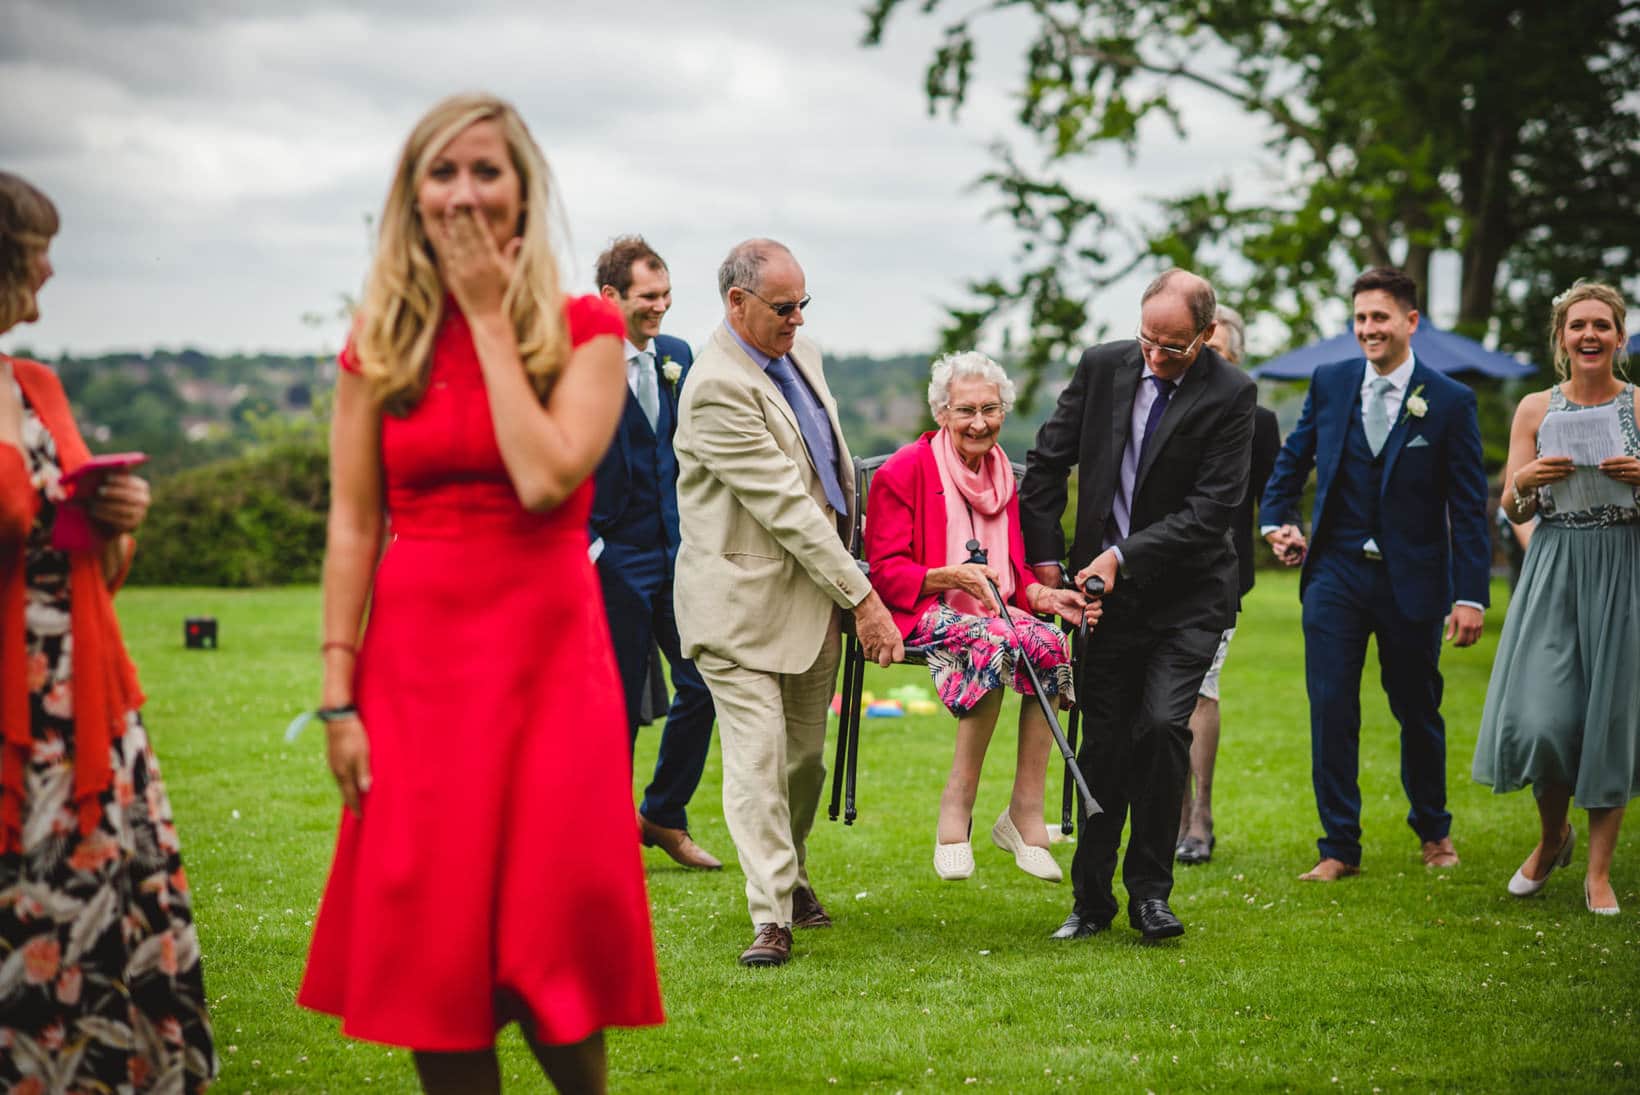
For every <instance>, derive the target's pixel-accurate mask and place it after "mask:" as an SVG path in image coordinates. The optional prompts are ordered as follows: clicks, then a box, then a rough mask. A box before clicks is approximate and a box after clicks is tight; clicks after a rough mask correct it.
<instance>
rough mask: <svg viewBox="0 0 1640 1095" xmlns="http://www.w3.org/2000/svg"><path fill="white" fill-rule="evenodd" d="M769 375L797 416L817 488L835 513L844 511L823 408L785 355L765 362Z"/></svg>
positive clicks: (834, 450)
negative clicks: (815, 477) (822, 492)
mask: <svg viewBox="0 0 1640 1095" xmlns="http://www.w3.org/2000/svg"><path fill="white" fill-rule="evenodd" d="M767 372H768V375H769V379H770V380H772V381H774V383H775V387H777V388H779V389H780V394H781V395H783V396H785V397H786V404H787V406H789V407H791V409H792V413H793V414H794V415H796V416H797V429H798V431H799V432H800V433H801V434H802V435H803V446H804V447H805V448H806V449H808V450H809V462H810V463H811V464H813V465H814V472H815V474H816V475H817V476H818V477H819V479H820V488H821V489H822V490H823V491H825V493H826V501H827V502H828V503H830V504H831V508H832V509H833V510H835V511H837V512H838V513H841V514H844V515H845V516H846V515H847V514H848V502H847V501H846V500H845V499H844V497H843V484H842V481H841V480H839V479H838V478H837V446H836V443H835V441H834V440H833V438H832V434H831V419H829V418H827V417H826V411H825V408H824V407H822V406H821V405H820V401H819V399H817V398H816V397H815V396H814V393H812V392H811V391H809V386H808V384H807V383H806V382H805V381H804V380H803V378H802V377H800V376H798V375H797V370H796V369H795V368H793V367H792V363H791V362H790V361H787V360H786V358H785V356H784V355H782V356H780V357H777V358H775V359H774V360H772V361H770V362H769V365H768V369H767Z"/></svg>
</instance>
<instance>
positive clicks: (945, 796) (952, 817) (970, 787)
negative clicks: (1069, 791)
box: [937, 688, 1042, 844]
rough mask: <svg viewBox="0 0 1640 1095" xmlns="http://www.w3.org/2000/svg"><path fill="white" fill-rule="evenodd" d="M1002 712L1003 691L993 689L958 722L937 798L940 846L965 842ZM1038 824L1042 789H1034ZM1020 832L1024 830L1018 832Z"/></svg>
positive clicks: (1038, 821) (1039, 821)
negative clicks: (952, 751)
mask: <svg viewBox="0 0 1640 1095" xmlns="http://www.w3.org/2000/svg"><path fill="white" fill-rule="evenodd" d="M1001 711H1002V689H1000V688H998V689H994V690H992V691H990V692H987V693H985V696H984V697H983V698H982V699H981V700H980V701H979V703H977V704H975V705H974V709H973V710H972V711H970V712H968V714H966V715H963V716H962V717H961V718H959V719H957V748H956V753H955V754H954V755H953V756H952V758H951V774H950V775H949V776H947V777H946V779H945V790H944V791H943V792H941V794H940V827H939V836H938V838H937V839H938V840H939V842H940V843H941V844H960V843H962V842H963V841H965V840H967V839H968V830H969V823H970V822H971V821H972V820H973V816H974V797H975V796H976V795H977V794H979V773H980V769H981V768H982V767H984V765H985V751H986V750H987V749H989V748H990V746H991V735H992V734H993V733H995V732H996V728H997V715H998V714H999V713H1000V712H1001ZM1037 791H1038V795H1037V807H1038V808H1037V823H1038V824H1039V825H1040V824H1041V815H1042V810H1041V805H1042V799H1041V788H1040V787H1038V788H1037ZM1021 831H1023V830H1021Z"/></svg>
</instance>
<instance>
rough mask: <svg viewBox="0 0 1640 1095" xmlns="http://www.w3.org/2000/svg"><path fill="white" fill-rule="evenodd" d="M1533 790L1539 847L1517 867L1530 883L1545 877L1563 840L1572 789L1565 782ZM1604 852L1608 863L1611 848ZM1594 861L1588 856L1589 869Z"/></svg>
mask: <svg viewBox="0 0 1640 1095" xmlns="http://www.w3.org/2000/svg"><path fill="white" fill-rule="evenodd" d="M1533 790H1534V791H1536V792H1537V795H1536V798H1537V808H1538V846H1537V847H1536V848H1533V849H1532V854H1531V855H1529V856H1527V857H1526V862H1525V863H1522V864H1521V865H1520V873H1521V874H1523V875H1525V876H1526V877H1527V878H1529V879H1531V880H1532V881H1533V882H1540V881H1542V880H1543V879H1544V878H1546V877H1547V876H1548V874H1549V864H1550V861H1551V860H1552V859H1553V858H1554V856H1555V854H1556V853H1557V852H1559V851H1560V846H1561V845H1562V844H1563V843H1565V841H1566V813H1567V811H1568V810H1570V809H1571V805H1572V789H1571V787H1570V786H1569V785H1567V784H1564V783H1550V784H1545V785H1544V786H1542V787H1534V788H1533ZM1590 817H1591V818H1592V817H1593V815H1592V814H1591V815H1590ZM1607 852H1608V854H1607V861H1608V862H1610V849H1608V850H1607ZM1593 858H1594V857H1593V854H1592V853H1591V854H1590V860H1591V868H1592V865H1593V863H1592V861H1593Z"/></svg>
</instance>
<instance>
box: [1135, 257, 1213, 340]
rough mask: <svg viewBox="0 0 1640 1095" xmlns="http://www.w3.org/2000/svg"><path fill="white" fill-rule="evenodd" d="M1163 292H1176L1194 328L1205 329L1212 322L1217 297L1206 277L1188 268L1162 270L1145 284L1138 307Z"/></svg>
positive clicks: (1141, 306)
mask: <svg viewBox="0 0 1640 1095" xmlns="http://www.w3.org/2000/svg"><path fill="white" fill-rule="evenodd" d="M1164 293H1174V294H1177V295H1178V297H1179V299H1180V300H1182V301H1183V302H1184V305H1185V307H1186V308H1188V309H1189V310H1190V316H1191V319H1192V320H1194V321H1195V324H1196V330H1198V331H1201V330H1205V329H1206V327H1207V325H1208V324H1209V323H1212V322H1213V316H1214V314H1215V312H1216V311H1217V309H1218V306H1219V299H1218V297H1217V296H1216V295H1215V294H1214V292H1213V287H1212V286H1211V285H1209V284H1208V283H1207V279H1206V278H1204V277H1200V276H1198V275H1196V274H1192V273H1191V272H1190V271H1189V270H1182V269H1180V268H1179V267H1177V266H1175V267H1174V268H1173V269H1171V270H1163V271H1162V272H1161V273H1160V274H1158V275H1156V280H1155V281H1152V282H1151V283H1150V284H1149V285H1147V286H1145V293H1144V296H1142V297H1140V298H1139V307H1140V308H1143V307H1144V306H1145V304H1146V303H1148V302H1149V301H1150V299H1151V298H1152V297H1158V296H1161V295H1162V294H1164Z"/></svg>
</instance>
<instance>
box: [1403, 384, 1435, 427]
mask: <svg viewBox="0 0 1640 1095" xmlns="http://www.w3.org/2000/svg"><path fill="white" fill-rule="evenodd" d="M1423 390H1424V386H1423V385H1422V384H1420V385H1418V386H1417V387H1416V388H1414V389H1412V394H1411V395H1409V396H1407V404H1406V407H1405V409H1404V410H1403V412H1402V414H1401V420H1402V421H1405V420H1406V419H1408V418H1422V417H1423V416H1424V415H1426V414H1428V413H1429V404H1428V403H1426V402H1425V401H1424V397H1423Z"/></svg>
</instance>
